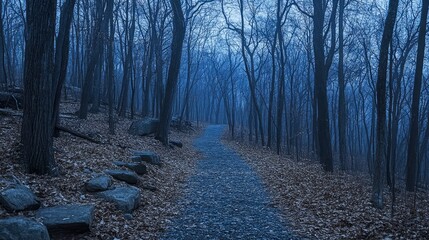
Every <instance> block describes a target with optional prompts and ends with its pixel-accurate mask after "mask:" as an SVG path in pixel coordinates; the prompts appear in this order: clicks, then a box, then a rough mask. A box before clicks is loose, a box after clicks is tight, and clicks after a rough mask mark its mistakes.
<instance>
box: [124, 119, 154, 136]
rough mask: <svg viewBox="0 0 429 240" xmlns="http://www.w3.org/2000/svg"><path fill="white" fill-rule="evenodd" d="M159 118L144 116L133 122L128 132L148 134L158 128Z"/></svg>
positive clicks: (137, 134)
mask: <svg viewBox="0 0 429 240" xmlns="http://www.w3.org/2000/svg"><path fill="white" fill-rule="evenodd" d="M158 125H159V120H158V119H155V118H144V119H142V120H136V121H133V122H132V123H131V126H130V128H129V129H128V133H129V134H131V135H136V136H146V135H149V134H151V133H154V132H156V131H157V130H158Z"/></svg>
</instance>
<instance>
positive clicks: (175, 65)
mask: <svg viewBox="0 0 429 240" xmlns="http://www.w3.org/2000/svg"><path fill="white" fill-rule="evenodd" d="M170 3H171V7H172V10H173V40H172V43H171V59H170V67H169V69H168V76H167V86H166V91H165V97H164V101H163V104H162V110H161V115H160V119H159V121H160V124H159V129H158V132H157V133H156V138H157V139H158V140H160V141H161V142H162V143H163V144H164V145H166V146H168V132H169V130H170V122H171V117H172V116H171V115H172V111H173V100H174V95H175V92H176V88H177V80H178V77H179V71H180V62H181V59H182V48H183V41H184V39H185V19H184V15H183V10H182V6H181V3H180V0H170Z"/></svg>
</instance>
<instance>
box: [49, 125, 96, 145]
mask: <svg viewBox="0 0 429 240" xmlns="http://www.w3.org/2000/svg"><path fill="white" fill-rule="evenodd" d="M55 128H56V129H58V130H60V131H63V132H66V133H70V134H71V135H73V136H76V137H79V138H83V139H85V140H88V141H90V142H93V143H97V144H100V143H101V141H99V140H97V139H94V138H92V137H90V136H87V135H85V134H82V133H80V132H76V131H74V130H72V129H69V128H66V127H64V126H55Z"/></svg>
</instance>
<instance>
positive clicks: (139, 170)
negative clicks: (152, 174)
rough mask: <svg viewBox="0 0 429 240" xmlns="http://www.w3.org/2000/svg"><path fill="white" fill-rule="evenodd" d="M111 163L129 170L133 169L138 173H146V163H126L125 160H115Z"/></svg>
mask: <svg viewBox="0 0 429 240" xmlns="http://www.w3.org/2000/svg"><path fill="white" fill-rule="evenodd" d="M113 164H115V165H116V166H119V167H126V168H128V169H130V170H133V171H134V172H136V173H137V174H138V175H143V174H146V173H147V168H146V165H144V164H143V163H139V162H132V163H127V162H121V161H116V162H113Z"/></svg>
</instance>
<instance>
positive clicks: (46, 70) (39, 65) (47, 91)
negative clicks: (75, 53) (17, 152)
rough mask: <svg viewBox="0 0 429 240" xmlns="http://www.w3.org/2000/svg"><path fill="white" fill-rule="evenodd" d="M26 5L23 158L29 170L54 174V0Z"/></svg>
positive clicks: (29, 2)
mask: <svg viewBox="0 0 429 240" xmlns="http://www.w3.org/2000/svg"><path fill="white" fill-rule="evenodd" d="M26 7H27V10H26V17H27V30H28V31H27V32H28V36H27V39H26V44H25V45H26V48H25V49H26V51H25V64H24V89H25V91H24V116H23V120H22V128H21V142H22V144H23V158H24V163H25V164H26V169H27V171H28V172H29V173H36V174H56V171H55V161H54V151H53V139H52V133H53V128H52V125H51V122H52V115H53V109H54V108H53V102H54V101H53V96H54V95H53V89H54V88H53V79H52V73H53V69H52V66H53V59H54V37H55V17H56V0H27V1H26Z"/></svg>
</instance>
